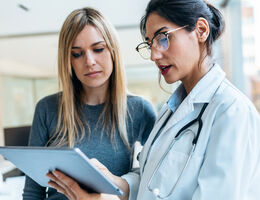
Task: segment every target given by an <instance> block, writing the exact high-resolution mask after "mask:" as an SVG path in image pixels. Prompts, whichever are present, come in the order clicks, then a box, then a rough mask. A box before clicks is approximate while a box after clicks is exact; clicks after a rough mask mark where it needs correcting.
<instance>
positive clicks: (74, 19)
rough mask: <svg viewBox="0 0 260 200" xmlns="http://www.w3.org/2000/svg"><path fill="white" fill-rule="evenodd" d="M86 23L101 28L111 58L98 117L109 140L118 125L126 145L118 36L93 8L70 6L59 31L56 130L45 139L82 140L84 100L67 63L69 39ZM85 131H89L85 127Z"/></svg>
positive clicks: (60, 141)
mask: <svg viewBox="0 0 260 200" xmlns="http://www.w3.org/2000/svg"><path fill="white" fill-rule="evenodd" d="M86 25H93V26H95V27H96V28H97V29H98V30H99V31H100V32H101V34H102V36H103V37H104V40H105V42H106V44H107V46H108V49H109V51H110V53H111V57H112V60H113V72H112V74H111V76H110V82H109V88H108V92H107V98H106V101H105V106H104V109H103V112H102V113H101V117H100V119H102V124H103V130H107V132H108V134H110V139H111V141H113V139H114V136H115V133H116V128H118V131H119V134H120V136H121V138H122V139H123V142H124V143H125V145H126V146H127V147H128V148H129V149H130V146H129V142H128V136H127V129H126V116H127V103H126V101H127V100H126V82H125V71H124V67H123V63H122V58H121V53H120V49H119V43H118V37H117V34H116V31H115V29H114V28H113V26H112V25H111V24H110V23H109V21H107V20H106V19H105V18H104V16H103V15H102V14H101V13H100V12H98V11H97V10H95V9H93V8H82V9H77V10H74V11H73V12H72V13H71V14H70V15H69V16H68V17H67V19H66V20H65V22H64V24H63V26H62V28H61V31H60V35H59V47H58V76H59V86H60V88H61V90H62V93H61V95H60V99H59V113H58V123H57V128H56V132H55V134H54V135H53V137H52V138H51V139H50V140H49V143H52V144H51V145H56V146H62V145H68V146H69V147H73V146H74V145H75V142H76V141H78V140H82V139H83V137H84V135H85V127H84V124H85V125H86V126H87V127H88V129H89V125H88V124H87V122H86V121H85V120H84V117H83V115H82V110H81V109H82V105H83V103H84V102H83V96H84V94H83V89H82V85H81V82H80V81H79V80H78V79H77V77H76V75H75V73H74V71H73V69H72V66H71V48H72V44H73V41H74V40H75V38H76V37H77V35H78V34H79V33H80V32H81V31H82V29H83V28H84V27H85V26H86ZM111 111H112V114H111ZM89 133H91V132H90V131H89ZM53 140H54V141H53ZM51 141H53V142H51Z"/></svg>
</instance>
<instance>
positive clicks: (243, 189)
mask: <svg viewBox="0 0 260 200" xmlns="http://www.w3.org/2000/svg"><path fill="white" fill-rule="evenodd" d="M259 131H260V130H259V117H258V116H257V114H256V112H254V111H252V110H251V109H250V108H249V107H247V106H245V105H243V104H241V102H235V103H233V104H232V105H231V106H229V107H228V108H227V109H226V110H223V111H222V112H221V113H220V112H219V115H217V117H216V118H215V121H214V123H213V126H212V129H211V131H210V139H209V142H208V145H207V150H206V154H205V158H204V162H203V164H202V166H201V170H200V173H199V176H198V187H197V188H196V190H195V193H194V195H193V198H192V199H193V200H208V199H211V200H219V199H228V200H241V199H248V198H247V192H248V190H249V185H250V182H251V181H252V177H253V176H254V173H255V167H256V163H255V161H256V160H257V159H255V156H256V155H258V152H259V150H258V149H259V142H258V144H257V143H256V141H259V136H258V135H259ZM258 168H259V167H258ZM255 174H257V173H255ZM258 174H259V169H258Z"/></svg>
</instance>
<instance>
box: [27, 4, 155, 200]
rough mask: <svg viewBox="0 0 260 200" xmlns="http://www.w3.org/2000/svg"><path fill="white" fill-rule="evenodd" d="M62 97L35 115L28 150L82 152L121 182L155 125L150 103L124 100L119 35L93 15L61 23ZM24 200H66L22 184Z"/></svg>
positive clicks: (79, 13)
mask: <svg viewBox="0 0 260 200" xmlns="http://www.w3.org/2000/svg"><path fill="white" fill-rule="evenodd" d="M58 73H59V80H60V85H61V86H62V92H60V93H57V94H54V95H51V96H48V97H45V98H44V99H42V100H41V101H40V102H39V103H38V105H37V107H36V111H35V116H34V121H33V125H32V129H31V136H30V145H31V146H57V147H61V146H68V147H78V148H80V149H81V150H82V151H83V152H84V153H85V154H86V155H87V156H88V157H89V158H97V159H98V160H100V161H101V162H102V163H103V164H104V165H105V166H106V167H107V168H108V169H109V170H110V171H111V172H113V173H114V174H116V175H118V176H121V175H123V174H126V173H127V172H129V170H130V169H131V166H132V153H133V144H134V143H135V142H136V141H137V140H139V141H140V142H141V143H142V144H143V143H144V142H145V141H146V139H147V137H148V135H149V133H150V131H151V129H152V127H153V124H154V121H155V113H154V110H153V107H152V105H151V103H149V102H148V101H146V100H144V99H142V98H140V97H137V96H131V95H127V93H126V83H125V74H124V67H123V65H122V61H121V54H120V49H119V46H118V40H117V35H116V33H115V30H114V29H113V27H112V26H111V25H110V23H109V22H108V21H107V20H106V19H105V18H104V17H103V16H102V15H101V13H99V12H98V11H97V10H94V9H91V8H82V9H78V10H75V11H73V12H72V13H71V14H70V15H69V16H68V17H67V19H66V20H65V22H64V24H63V26H62V29H61V32H60V35H59V49H58ZM23 198H24V199H37V200H39V199H45V198H46V199H55V200H56V199H59V200H60V199H67V198H66V197H65V196H64V195H62V194H60V193H57V191H56V190H54V189H52V188H48V189H47V192H46V188H43V187H40V186H39V185H38V184H37V183H35V182H34V181H33V180H32V179H30V178H29V177H27V178H26V184H25V188H24V194H23Z"/></svg>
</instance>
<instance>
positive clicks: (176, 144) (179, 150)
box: [151, 129, 203, 199]
mask: <svg viewBox="0 0 260 200" xmlns="http://www.w3.org/2000/svg"><path fill="white" fill-rule="evenodd" d="M194 136H195V132H194V131H193V130H191V129H187V130H185V131H184V132H183V133H181V137H179V138H178V139H177V140H176V141H171V143H169V148H168V149H167V150H166V151H165V153H166V154H165V158H164V159H163V161H161V165H160V164H158V165H160V167H159V168H158V170H157V172H156V173H155V175H154V178H153V180H152V181H151V188H158V189H159V191H160V194H161V195H160V196H168V195H170V196H171V195H172V194H171V191H172V189H173V188H175V189H174V191H173V193H174V194H176V193H180V192H182V191H183V190H180V188H182V187H183V185H184V184H183V182H184V179H186V178H185V177H186V176H187V174H193V175H192V176H197V175H195V174H197V173H198V171H199V168H200V165H201V162H202V160H203V157H200V156H198V157H197V156H196V155H192V157H191V159H190V160H189V153H190V150H191V148H192V141H193V138H194ZM171 144H172V145H171ZM186 164H187V167H186V168H185V166H186ZM183 170H184V171H183ZM182 171H183V173H182ZM193 172H194V173H193ZM190 178H191V180H190V181H191V182H192V183H191V182H190V183H186V184H189V185H187V187H188V188H189V189H190V190H192V188H195V185H196V183H195V182H194V181H193V180H195V178H194V177H190ZM178 179H179V180H178ZM192 179H193V180H192ZM185 182H186V181H185ZM185 187H186V186H185ZM186 193H187V194H188V193H189V192H187V191H186ZM174 196H175V195H174ZM177 196H178V195H177ZM184 196H186V194H184ZM185 199H186V198H185Z"/></svg>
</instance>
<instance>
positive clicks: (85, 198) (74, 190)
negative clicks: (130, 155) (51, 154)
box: [47, 159, 129, 200]
mask: <svg viewBox="0 0 260 200" xmlns="http://www.w3.org/2000/svg"><path fill="white" fill-rule="evenodd" d="M91 162H92V163H93V164H94V165H95V166H96V167H97V168H98V169H99V170H100V171H101V172H102V173H103V174H105V175H106V176H107V177H108V178H109V179H110V180H112V181H113V182H114V183H115V184H117V185H120V187H122V186H123V188H122V189H123V191H124V193H125V194H127V195H124V196H123V197H120V199H128V190H129V189H128V184H127V182H126V181H125V180H124V179H122V178H121V177H118V176H115V175H113V174H112V173H111V172H110V171H109V170H108V169H107V168H106V167H105V166H104V165H102V164H101V163H100V162H99V161H98V160H96V159H91ZM47 177H48V178H50V181H49V185H50V186H51V187H53V188H55V189H56V190H57V191H58V192H60V193H62V194H64V195H65V196H67V197H68V198H69V199H70V200H118V199H119V197H118V196H116V195H109V194H98V193H88V192H86V191H85V190H83V189H82V188H81V187H80V186H79V184H78V183H77V182H76V181H75V180H73V179H72V178H70V177H68V176H66V175H65V174H63V173H62V172H60V171H58V170H55V171H53V172H49V173H48V174H47Z"/></svg>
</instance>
